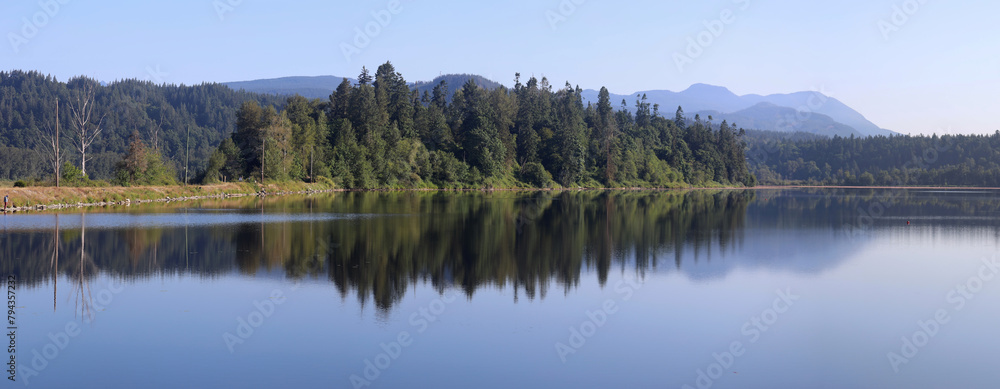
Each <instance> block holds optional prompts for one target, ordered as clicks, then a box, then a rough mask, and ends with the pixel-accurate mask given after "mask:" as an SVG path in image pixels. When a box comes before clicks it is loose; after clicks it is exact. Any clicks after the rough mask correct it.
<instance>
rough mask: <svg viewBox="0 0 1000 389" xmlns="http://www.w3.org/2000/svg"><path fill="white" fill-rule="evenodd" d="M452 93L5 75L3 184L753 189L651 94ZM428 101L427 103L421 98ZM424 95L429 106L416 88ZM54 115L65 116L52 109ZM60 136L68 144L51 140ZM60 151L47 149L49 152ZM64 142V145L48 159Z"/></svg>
mask: <svg viewBox="0 0 1000 389" xmlns="http://www.w3.org/2000/svg"><path fill="white" fill-rule="evenodd" d="M480 84H481V83H479V84H477V83H476V82H475V81H474V80H472V79H470V81H469V82H466V83H465V84H464V85H461V86H458V88H457V89H456V90H454V91H452V90H451V89H450V88H451V87H452V86H450V85H448V84H447V82H441V83H439V84H437V85H435V86H434V87H433V88H428V87H427V86H414V87H412V88H411V85H410V84H409V83H407V82H406V81H405V79H404V78H403V76H402V75H401V74H400V73H398V72H396V71H395V69H394V68H393V66H392V64H391V63H388V62H387V63H385V64H383V65H381V66H379V68H378V69H377V71H376V72H375V74H374V75H371V74H370V73H369V71H368V70H367V69H362V72H361V74H360V75H359V76H358V79H357V81H356V82H354V83H352V82H350V81H349V80H347V79H345V80H344V82H343V83H341V84H340V86H339V87H338V88H337V89H336V91H334V92H333V93H332V94H331V96H330V97H329V99H328V100H322V99H315V100H308V99H306V98H303V97H301V96H293V97H283V96H275V95H258V94H252V93H245V92H236V91H232V90H231V89H229V88H227V87H225V86H222V85H218V84H203V85H198V86H184V85H181V86H173V85H155V84H153V83H150V82H146V81H139V80H122V81H116V82H113V83H110V84H108V85H101V84H100V83H98V82H97V81H95V80H92V79H89V78H86V77H77V78H74V79H71V80H69V82H67V83H61V82H58V81H57V80H55V79H53V78H52V77H49V76H43V75H41V74H39V73H37V72H21V71H14V72H10V73H0V131H3V134H4V135H5V136H4V137H2V139H0V179H18V178H35V179H38V180H42V181H44V182H45V183H55V181H56V180H57V179H58V178H64V179H66V180H68V184H70V185H76V184H86V182H87V181H88V180H90V179H102V180H111V181H113V182H114V183H118V184H123V185H139V184H168V183H172V182H205V183H211V182H218V181H229V180H239V179H241V178H242V179H244V180H278V181H281V180H303V181H309V182H328V183H330V184H332V185H336V186H339V187H344V188H366V189H371V188H417V187H420V188H482V187H560V186H561V187H679V186H688V185H709V186H711V185H737V186H752V185H754V182H755V178H754V177H753V175H752V174H750V171H749V168H748V166H747V164H746V162H745V157H744V155H743V153H744V150H745V146H746V145H745V143H744V141H743V140H742V134H743V131H742V129H738V128H736V127H735V126H731V125H729V124H728V123H726V122H723V123H721V125H720V124H713V123H711V120H708V121H703V120H701V118H700V117H696V118H695V119H693V120H692V119H688V118H685V117H684V115H683V111H682V110H681V109H680V107H678V110H677V112H676V115H675V117H673V118H670V119H668V118H666V117H664V115H661V113H660V107H659V106H657V105H652V106H651V105H650V104H649V103H648V102H647V101H646V99H645V96H636V101H634V102H633V103H631V104H632V105H631V107H630V103H629V102H627V101H624V100H623V101H622V102H621V105H620V106H619V107H617V108H616V107H614V106H613V105H612V104H613V103H612V102H611V101H610V98H609V96H610V94H609V93H608V91H607V89H606V88H602V90H601V94H600V99H599V101H598V102H597V103H596V104H591V103H588V104H586V105H585V104H584V101H583V99H582V96H581V93H582V90H581V89H580V88H579V87H575V88H574V87H572V86H571V85H570V84H569V83H566V85H565V87H564V88H562V89H558V90H556V89H554V88H553V87H552V86H551V85H550V84H549V83H548V80H547V79H545V78H542V79H541V80H538V79H536V78H534V77H531V78H530V79H529V80H527V82H526V83H522V82H521V78H520V75H516V76H515V85H514V88H512V89H511V88H507V87H504V86H496V87H493V88H487V87H484V86H482V85H480ZM428 89H429V90H428ZM421 90H423V93H420V91H421ZM59 108H62V114H61V115H60V116H58V119H57V113H56V112H57V110H58V109H59ZM59 128H61V129H62V130H61V131H58V129H59ZM54 145H56V146H54ZM57 145H63V147H62V148H61V149H57Z"/></svg>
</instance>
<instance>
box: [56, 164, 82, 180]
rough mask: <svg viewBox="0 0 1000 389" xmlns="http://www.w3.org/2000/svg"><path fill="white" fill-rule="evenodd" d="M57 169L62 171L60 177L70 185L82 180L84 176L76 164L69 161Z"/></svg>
mask: <svg viewBox="0 0 1000 389" xmlns="http://www.w3.org/2000/svg"><path fill="white" fill-rule="evenodd" d="M59 170H60V172H61V173H62V179H63V180H64V181H65V182H66V183H67V184H69V185H72V183H76V182H79V181H83V180H84V178H85V177H84V176H83V172H82V171H81V170H80V168H78V167H76V165H73V164H72V163H69V162H65V163H63V166H62V168H61V169H59Z"/></svg>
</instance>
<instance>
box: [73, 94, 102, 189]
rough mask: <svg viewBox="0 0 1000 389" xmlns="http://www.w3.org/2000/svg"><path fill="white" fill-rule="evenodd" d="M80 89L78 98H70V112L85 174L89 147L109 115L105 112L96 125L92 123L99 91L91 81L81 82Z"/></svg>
mask: <svg viewBox="0 0 1000 389" xmlns="http://www.w3.org/2000/svg"><path fill="white" fill-rule="evenodd" d="M80 85H81V86H80V89H79V91H78V92H77V93H76V96H75V97H76V98H75V99H74V100H75V101H74V100H70V103H69V112H70V119H71V120H70V121H71V122H72V123H73V126H74V127H75V128H76V133H75V135H76V149H77V151H79V152H80V171H81V172H82V173H83V175H84V176H86V175H87V148H88V147H90V145H91V144H92V143H94V140H96V139H97V136H98V135H100V134H101V131H102V130H103V129H102V128H101V125H103V124H104V118H105V117H106V116H107V114H106V113H105V114H104V115H102V116H101V119H100V120H98V121H97V124H96V125H93V124H91V119H92V118H93V115H94V106H95V105H97V103H96V101H95V96H96V94H97V91H96V90H95V89H94V84H93V83H91V82H87V81H85V82H82V83H80Z"/></svg>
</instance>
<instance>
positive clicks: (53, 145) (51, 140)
mask: <svg viewBox="0 0 1000 389" xmlns="http://www.w3.org/2000/svg"><path fill="white" fill-rule="evenodd" d="M43 127H44V128H45V132H43V133H42V137H41V139H42V140H44V141H45V143H47V144H46V145H45V146H44V147H45V148H46V149H48V152H49V153H51V155H50V156H49V158H50V159H51V162H52V171H53V172H55V173H56V187H57V188H58V187H59V178H60V177H61V174H60V171H59V169H60V168H62V159H63V154H62V151H61V150H60V149H59V99H58V98H57V99H56V124H55V131H52V130H51V129H50V128H51V126H49V125H47V124H46V125H44V126H43Z"/></svg>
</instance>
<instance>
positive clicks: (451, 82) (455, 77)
mask: <svg viewBox="0 0 1000 389" xmlns="http://www.w3.org/2000/svg"><path fill="white" fill-rule="evenodd" d="M469 80H474V81H475V82H476V85H479V86H481V87H483V88H486V89H494V88H497V87H499V86H500V83H499V82H496V81H493V80H490V79H488V78H486V77H483V76H477V75H475V74H445V75H443V76H438V77H437V78H435V79H433V80H431V81H427V82H422V81H418V82H416V83H412V84H410V88H413V87H414V86H416V89H417V90H418V91H419V92H420V94H421V95H423V94H424V92H427V93H432V92H433V91H434V87H435V86H437V85H438V84H440V83H441V81H444V82H447V83H448V101H449V102H450V101H451V96H452V95H454V94H455V91H457V90H459V89H462V86H463V85H465V83H466V82H469Z"/></svg>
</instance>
